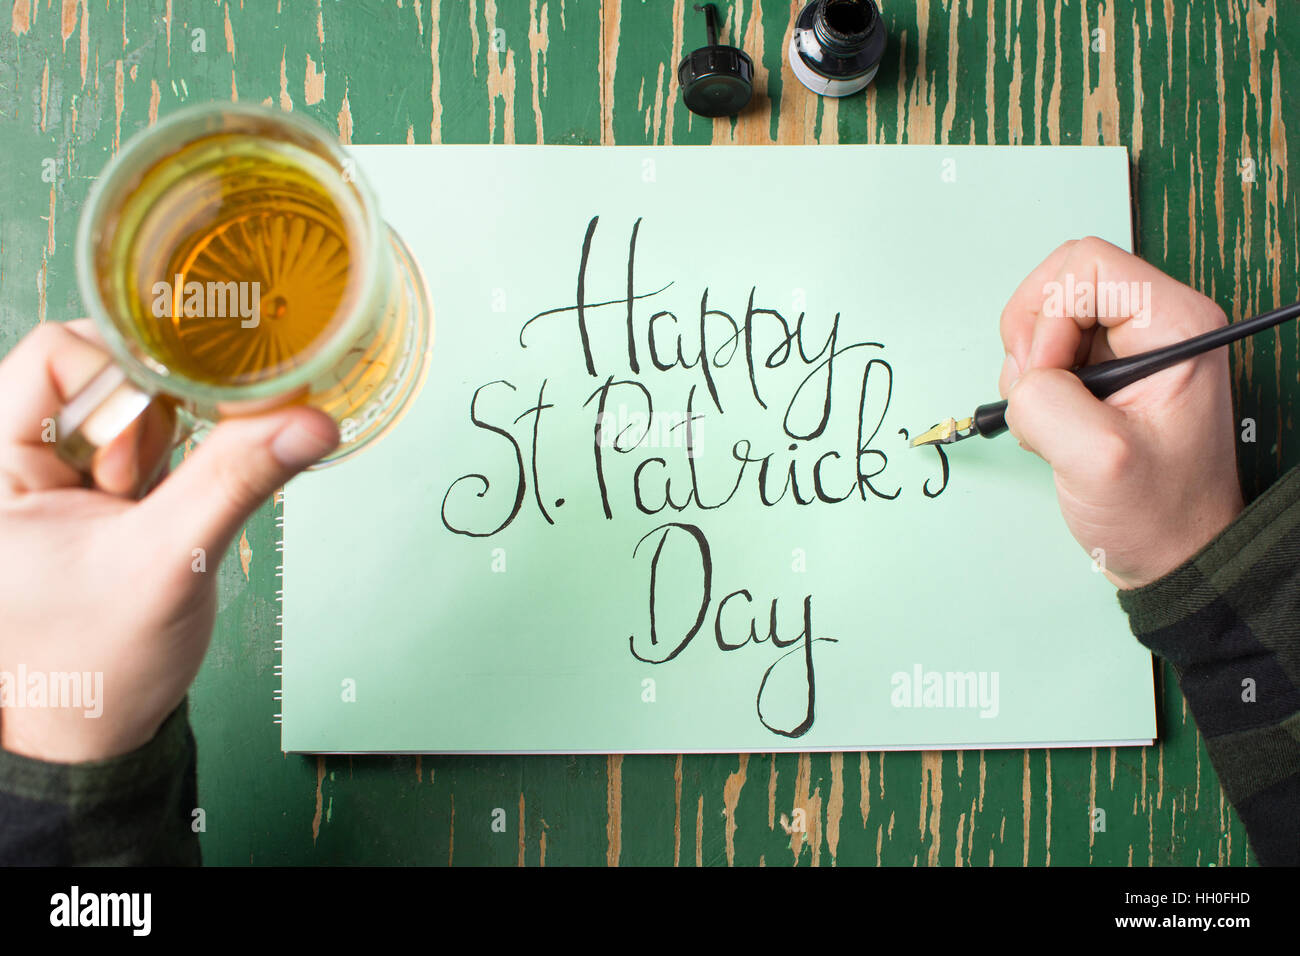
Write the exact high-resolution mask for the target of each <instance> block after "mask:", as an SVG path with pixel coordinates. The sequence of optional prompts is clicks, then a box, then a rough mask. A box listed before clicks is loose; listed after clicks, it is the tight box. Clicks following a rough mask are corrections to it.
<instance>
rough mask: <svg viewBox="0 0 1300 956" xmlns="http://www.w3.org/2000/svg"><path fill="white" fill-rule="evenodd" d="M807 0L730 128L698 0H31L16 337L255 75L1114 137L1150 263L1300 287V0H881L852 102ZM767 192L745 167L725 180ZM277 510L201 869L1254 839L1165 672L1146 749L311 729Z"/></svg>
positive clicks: (336, 119)
mask: <svg viewBox="0 0 1300 956" xmlns="http://www.w3.org/2000/svg"><path fill="white" fill-rule="evenodd" d="M800 5H801V4H800V3H799V2H797V0H796V2H784V3H782V2H776V0H767V2H765V3H760V2H757V0H743V2H739V3H736V4H734V5H732V6H730V7H726V6H725V5H724V10H726V17H727V20H726V24H725V28H724V42H727V41H728V40H730V41H731V42H737V41H739V43H740V44H741V45H742V46H743V47H744V48H745V49H746V50H747V51H748V52H749V53H750V54H751V56H752V57H753V59H754V63H755V69H756V71H757V76H756V84H755V85H756V90H757V91H758V93H759V97H758V102H757V103H756V104H755V105H754V106H753V107H752V108H751V109H750V110H749V111H748V112H747V113H746V115H745V116H744V117H743V118H741V119H739V120H738V121H735V122H731V121H719V122H716V123H715V122H711V121H707V120H701V119H700V118H699V117H693V116H691V115H690V114H689V113H687V112H686V110H685V109H684V107H682V106H681V104H680V99H679V96H678V91H677V87H676V82H675V75H674V74H675V69H676V64H677V62H678V60H679V59H680V58H681V56H682V55H683V53H684V52H685V51H687V50H689V49H691V48H693V47H694V46H697V45H700V44H702V42H703V38H704V25H703V18H702V16H701V15H699V14H696V13H694V12H692V11H690V10H689V7H688V6H687V5H686V4H685V3H684V2H683V0H675V2H669V0H649V2H647V0H641V2H634V0H623V2H620V0H496V2H493V0H468V2H466V0H384V2H379V0H346V2H344V0H280V2H278V3H277V2H272V0H242V2H240V0H234V2H223V0H216V2H213V0H207V2H187V0H152V2H145V0H128V2H125V3H124V2H123V0H61V2H60V0H12V2H11V3H10V4H7V5H6V6H11V7H12V14H11V21H10V23H9V24H8V29H7V30H5V29H0V170H2V171H3V174H4V175H3V182H4V189H3V193H2V194H0V353H3V352H5V351H7V350H8V349H9V348H11V347H12V346H13V344H14V343H15V342H16V341H17V339H18V338H19V337H21V336H22V335H23V334H24V333H26V332H27V331H28V330H30V329H31V328H32V327H34V326H35V325H36V324H37V323H39V322H44V321H56V320H63V319H67V318H71V317H75V316H77V315H79V314H81V305H80V301H79V297H78V294H77V291H76V283H75V277H74V271H73V261H72V245H73V236H74V233H75V229H76V223H77V218H78V214H79V212H80V208H81V205H82V202H83V200H84V198H85V195H86V191H87V188H88V187H89V185H90V183H91V181H92V179H93V178H94V177H95V176H96V175H97V174H98V172H99V171H100V169H101V168H102V166H103V164H104V163H105V162H106V161H107V160H108V158H109V156H110V155H111V154H112V153H113V152H114V151H115V150H117V148H118V147H119V145H120V144H121V143H122V142H123V140H125V139H127V138H128V137H129V136H130V135H131V134H132V133H133V132H135V131H136V130H138V129H141V128H143V127H144V126H146V125H147V124H149V123H151V122H153V121H155V120H156V119H157V118H158V117H159V116H163V115H166V114H167V113H168V112H170V111H172V110H174V109H177V108H179V107H180V106H182V105H184V104H187V103H198V102H203V101H208V100H231V99H239V100H241V101H253V102H265V103H270V104H278V105H279V106H280V107H281V108H282V109H286V110H295V111H299V112H303V113H306V114H308V115H310V116H313V117H315V118H316V119H318V120H320V121H322V122H323V123H325V124H326V125H327V126H328V127H329V128H330V129H332V130H337V132H338V136H339V138H340V140H341V141H343V142H344V143H392V142H398V143H400V142H408V143H427V142H430V141H432V142H435V143H438V142H494V143H510V142H519V143H531V142H545V143H591V144H595V143H620V144H639V143H659V144H672V143H751V144H762V143H805V142H817V143H849V142H852V143H863V142H865V143H954V144H961V143H1010V144H1036V143H1062V144H1075V143H1080V144H1123V145H1126V146H1128V148H1129V150H1130V153H1131V156H1132V160H1133V163H1134V168H1135V172H1136V176H1135V180H1134V182H1135V210H1136V213H1135V214H1136V222H1137V227H1138V235H1139V251H1140V252H1141V253H1142V254H1143V255H1144V256H1145V257H1146V258H1148V259H1149V260H1151V261H1152V262H1154V263H1155V264H1156V265H1158V266H1160V267H1161V268H1163V269H1164V270H1166V271H1167V272H1169V273H1170V274H1172V275H1174V276H1176V277H1177V278H1179V279H1181V280H1183V281H1186V282H1190V283H1191V284H1192V285H1194V286H1196V287H1197V288H1199V289H1201V290H1203V291H1204V292H1206V293H1207V294H1208V295H1210V296H1211V297H1213V298H1214V299H1215V300H1216V301H1218V302H1219V303H1220V304H1221V305H1222V306H1223V308H1224V309H1225V310H1226V311H1227V313H1228V315H1229V316H1230V317H1232V318H1234V319H1239V318H1242V317H1245V316H1248V315H1251V314H1254V313H1256V312H1258V311H1262V310H1264V309H1267V308H1271V307H1274V306H1277V305H1280V304H1285V303H1286V302H1289V301H1293V300H1294V299H1296V298H1297V286H1296V276H1295V265H1296V261H1297V258H1300V255H1298V254H1300V242H1298V240H1297V233H1298V230H1297V209H1300V206H1298V205H1297V196H1296V185H1295V180H1294V178H1293V177H1291V176H1289V175H1288V168H1287V154H1288V152H1289V151H1291V152H1296V151H1298V150H1300V141H1298V140H1297V132H1298V131H1300V111H1298V106H1300V76H1297V70H1296V67H1295V65H1294V64H1295V62H1296V58H1297V57H1298V56H1300V3H1297V2H1296V0H1217V2H1197V3H1186V2H1183V0H1178V2H1175V0H1085V2H1080V0H1047V2H1046V3H1036V2H1024V0H964V2H940V0H916V2H900V0H881V6H882V8H883V11H882V12H883V15H884V19H885V21H886V23H887V25H888V28H889V35H890V45H889V48H888V50H887V52H886V56H885V60H884V63H883V65H882V67H881V70H880V73H879V75H878V76H877V77H876V80H875V82H874V84H873V86H872V87H871V88H870V90H869V91H868V92H867V93H866V94H865V95H862V94H859V95H857V96H854V97H850V98H847V99H845V100H843V101H836V100H833V99H820V98H818V97H816V96H813V95H812V94H810V93H808V92H807V91H805V90H804V89H803V88H802V87H801V86H799V85H798V83H797V82H796V81H795V80H794V78H793V76H792V75H791V72H790V69H789V66H788V64H786V63H785V62H784V50H785V46H786V43H787V41H788V37H789V29H790V24H791V21H792V19H793V17H794V15H795V14H796V13H797V11H798V9H799V7H800ZM1044 8H1046V10H1045V11H1044ZM446 186H447V187H448V188H455V184H454V183H448V184H446ZM743 199H744V197H739V196H734V195H731V194H729V193H728V191H727V189H726V186H725V184H719V190H718V209H719V210H725V208H726V206H727V204H728V203H733V202H739V201H743ZM435 267H436V266H435ZM1007 291H1008V293H1009V292H1010V291H1011V290H1007ZM989 321H990V322H992V321H996V317H995V316H989ZM1298 368H1300V345H1298V340H1297V335H1296V329H1295V327H1294V326H1291V327H1288V328H1286V329H1284V330H1283V331H1282V332H1281V333H1280V335H1279V337H1278V339H1277V340H1276V347H1275V344H1274V340H1272V339H1270V338H1268V337H1262V338H1260V339H1259V340H1258V341H1255V342H1253V343H1249V342H1248V343H1245V344H1244V345H1242V346H1239V347H1237V348H1236V349H1235V351H1234V353H1233V369H1234V379H1235V398H1236V401H1237V405H1238V415H1239V418H1241V419H1246V418H1250V419H1254V421H1255V423H1256V426H1255V432H1256V439H1257V440H1256V441H1255V442H1253V443H1250V442H1243V443H1242V444H1241V445H1240V458H1241V462H1242V472H1243V478H1244V482H1245V487H1246V490H1247V494H1248V496H1253V495H1254V494H1256V493H1258V491H1259V490H1261V489H1262V488H1264V487H1266V486H1267V485H1268V484H1269V483H1270V482H1271V481H1272V480H1273V479H1274V478H1276V477H1277V476H1278V475H1279V474H1280V473H1281V472H1282V471H1283V470H1285V469H1286V468H1287V467H1289V466H1290V465H1291V464H1293V463H1295V462H1296V461H1297V460H1300V445H1298V443H1297V441H1296V440H1295V439H1294V438H1293V437H1292V429H1293V418H1294V409H1295V397H1296V395H1297V369H1298ZM1153 493H1158V491H1155V492H1153ZM277 536H278V532H277V530H276V509H275V508H274V507H273V506H272V505H267V506H266V507H265V508H263V509H262V510H261V511H260V512H259V513H258V514H257V516H256V517H255V518H254V519H253V520H252V521H251V522H250V523H249V524H248V526H247V527H246V528H245V530H244V532H243V534H242V536H241V538H240V541H239V544H238V547H237V548H236V549H235V550H234V551H232V553H231V554H230V555H228V556H227V559H226V560H225V562H224V563H223V564H222V566H221V569H220V572H219V573H220V576H221V578H220V594H221V615H220V620H219V624H218V629H217V634H216V637H215V641H214V645H213V648H212V651H211V654H210V655H209V658H208V661H207V663H206V666H205V668H204V670H203V672H202V674H201V675H200V678H199V681H198V684H197V686H196V688H195V690H194V693H193V695H192V713H193V716H194V722H195V728H196V734H197V737H198V741H199V788H200V799H201V804H202V806H203V808H204V810H205V811H206V821H207V830H206V833H205V834H204V837H203V845H204V853H205V857H206V860H207V862H209V863H248V862H252V863H344V862H355V863H383V862H393V863H444V862H445V863H461V864H464V863H513V862H518V863H520V864H527V865H535V864H546V865H554V864H567V863H588V864H591V863H594V864H603V863H609V864H620V863H621V864H646V863H655V864H682V865H691V864H719V863H720V864H727V863H735V864H757V863H764V864H767V865H769V866H776V865H790V864H812V865H819V864H820V865H823V866H824V865H831V864H840V865H845V864H871V863H887V864H903V865H911V864H940V865H970V864H980V865H982V864H1030V865H1042V864H1053V863H1055V864H1062V863H1064V864H1084V863H1101V864H1120V865H1122V864H1133V865H1147V864H1165V863H1188V864H1213V865H1235V864H1244V863H1247V862H1251V861H1252V860H1253V856H1252V854H1251V852H1250V851H1249V849H1248V847H1247V843H1246V838H1245V833H1244V830H1243V828H1242V826H1241V823H1240V821H1239V820H1238V819H1237V817H1236V815H1235V814H1234V813H1233V811H1232V809H1231V808H1230V807H1229V806H1228V805H1227V803H1226V801H1225V799H1224V797H1223V794H1222V792H1221V790H1220V787H1219V784H1218V781H1217V779H1216V777H1215V774H1214V770H1213V768H1212V767H1211V765H1210V763H1209V760H1208V758H1207V755H1206V750H1205V747H1204V744H1203V741H1202V740H1201V737H1200V734H1199V733H1198V732H1197V730H1196V727H1195V725H1194V723H1193V722H1192V720H1191V717H1190V715H1189V714H1188V712H1187V708H1186V706H1185V704H1184V702H1183V699H1182V696H1181V695H1180V693H1179V692H1178V688H1177V686H1176V684H1175V683H1174V680H1173V677H1172V674H1171V672H1170V671H1169V670H1168V669H1167V668H1163V667H1159V668H1157V671H1158V680H1157V694H1158V699H1159V714H1160V742H1159V744H1158V745H1157V746H1155V747H1151V748H1145V749H1141V748H1125V749H1093V750H1087V749H1084V750H1054V751H1043V750H1034V751H984V752H980V751H971V752H964V753H963V752H947V753H888V754H880V753H870V754H857V753H846V754H812V755H809V754H803V755H799V754H785V755H775V756H773V755H753V756H739V757H737V756H684V757H683V756H672V755H667V756H636V757H632V756H628V757H618V756H611V757H592V756H587V757H565V756H557V757H527V758H515V757H490V758H489V757H374V758H371V757H368V758H349V757H328V758H326V757H303V756H285V755H283V754H281V753H280V750H279V732H278V728H277V727H276V726H275V725H274V723H273V715H274V714H275V713H276V711H277V703H276V701H275V700H274V696H275V693H276V688H277V687H278V684H279V679H278V677H277V675H276V660H277V657H276V651H275V647H274V642H275V640H276V638H277V636H278V634H277V631H278V628H277V626H276V613H277V610H278V605H277V603H276V588H277V586H278V584H279V581H278V579H277V577H276V565H277V564H278V563H279V557H278V555H277V554H276V544H275V542H276V539H277ZM147 586H148V585H147V582H142V587H147ZM0 593H3V582H0ZM358 639H364V635H358ZM1043 639H1044V640H1051V633H1050V626H1048V627H1046V628H1045V631H1044V635H1043ZM1094 808H1100V809H1102V810H1104V811H1105V830H1104V831H1095V830H1094V828H1093V827H1092V826H1090V821H1091V820H1092V819H1093V813H1092V811H1093V809H1094ZM796 811H802V813H798V812H796ZM801 818H802V820H803V821H804V825H803V826H802V827H800V826H799V823H798V821H799V820H800V819H801ZM494 820H498V821H501V823H502V824H503V826H498V827H496V828H494V827H493V821H494Z"/></svg>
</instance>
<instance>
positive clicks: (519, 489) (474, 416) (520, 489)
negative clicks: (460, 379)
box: [441, 380, 528, 538]
mask: <svg viewBox="0 0 1300 956" xmlns="http://www.w3.org/2000/svg"><path fill="white" fill-rule="evenodd" d="M493 385H504V386H505V387H506V388H508V389H510V391H512V392H513V391H515V387H514V386H513V385H511V384H510V383H509V382H507V381H504V380H497V381H495V382H487V383H485V384H483V385H480V386H479V387H478V388H476V389H474V396H473V398H471V399H470V402H469V420H470V421H471V422H472V423H473V424H474V426H475V427H476V428H483V429H486V430H487V431H490V432H493V433H494V434H497V435H500V436H501V437H502V438H504V439H505V440H506V441H508V442H510V447H511V448H513V449H514V452H515V462H516V464H517V467H518V481H517V482H516V485H515V503H514V505H513V506H512V507H511V509H510V514H509V515H507V516H506V519H505V521H503V522H501V524H499V525H497V527H496V528H494V529H493V530H491V531H485V532H474V531H470V530H468V529H465V528H457V527H455V526H454V525H453V524H452V523H451V522H450V521H448V520H447V499H449V498H450V497H451V493H452V492H453V491H455V490H456V486H457V485H459V484H460V483H461V482H462V481H468V480H469V479H477V480H478V481H479V483H480V484H481V485H482V486H483V487H482V488H481V489H480V490H479V492H478V494H477V495H476V497H478V498H482V497H484V496H486V495H487V493H488V490H489V489H490V488H491V487H492V483H491V482H490V481H488V478H487V476H486V475H480V474H469V475H461V477H459V478H457V479H456V480H455V481H453V482H452V483H451V484H450V485H449V486H448V487H447V492H446V494H444V495H443V496H442V511H441V515H442V526H443V527H444V528H446V529H447V530H448V531H450V532H452V533H453V534H463V535H467V536H468V537H471V538H490V537H491V536H492V535H494V534H497V533H498V532H500V531H503V530H504V529H505V528H506V527H507V526H508V525H509V524H510V522H512V521H514V520H515V516H516V515H517V514H519V509H520V507H521V506H522V505H523V503H524V490H525V488H526V487H527V485H528V481H527V478H526V477H525V472H524V455H523V452H522V451H521V450H520V448H519V443H518V442H517V441H515V439H514V436H512V435H511V434H510V433H509V432H508V431H506V430H505V429H504V428H498V427H497V426H496V425H489V424H488V423H487V422H485V421H483V420H482V419H480V418H479V417H478V396H479V393H480V392H481V391H483V389H485V388H489V387H491V386H493Z"/></svg>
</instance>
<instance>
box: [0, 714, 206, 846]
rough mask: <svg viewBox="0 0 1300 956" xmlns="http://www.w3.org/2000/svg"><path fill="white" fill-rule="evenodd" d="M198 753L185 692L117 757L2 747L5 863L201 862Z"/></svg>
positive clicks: (0, 824) (0, 822)
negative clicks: (67, 756) (32, 753)
mask: <svg viewBox="0 0 1300 956" xmlns="http://www.w3.org/2000/svg"><path fill="white" fill-rule="evenodd" d="M0 719H3V714H2V713H0ZM195 758H196V751H195V746H194V735H193V733H192V732H191V731H190V724H189V717H188V713H187V706H186V702H185V701H182V702H181V704H180V706H179V707H177V708H176V710H175V711H174V712H173V713H172V715H171V716H170V717H168V718H167V720H166V721H164V722H163V725H162V727H160V728H159V730H158V733H156V734H155V735H154V737H153V739H152V740H150V741H149V742H148V743H146V744H145V745H144V746H142V747H140V748H139V749H138V750H133V751H132V752H131V753H128V754H123V755H122V756H120V757H114V758H112V759H111V760H101V761H95V762H92V763H77V764H61V763H47V762H46V761H43V760H34V759H32V758H31V757H25V756H23V755H21V754H15V753H10V752H9V751H6V750H0V866H84V865H90V866H122V865H147V866H196V865H198V864H199V863H201V862H202V857H201V854H200V849H199V837H198V834H197V833H196V832H194V828H193V827H192V826H191V821H192V814H193V811H194V810H195V808H196V807H197V806H198V799H197V788H196V781H195V764H196V759H195Z"/></svg>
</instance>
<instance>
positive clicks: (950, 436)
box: [912, 418, 975, 448]
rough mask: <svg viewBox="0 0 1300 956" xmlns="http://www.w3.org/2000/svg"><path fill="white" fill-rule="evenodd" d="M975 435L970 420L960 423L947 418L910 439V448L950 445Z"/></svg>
mask: <svg viewBox="0 0 1300 956" xmlns="http://www.w3.org/2000/svg"><path fill="white" fill-rule="evenodd" d="M974 434H975V423H974V421H973V420H972V419H970V418H963V419H961V420H960V421H959V420H957V419H955V418H949V419H947V420H946V421H942V422H940V423H939V424H937V425H935V426H934V427H933V428H931V429H930V430H929V431H926V432H922V433H921V434H919V435H917V436H916V437H915V438H913V439H912V447H913V448H915V447H917V446H918V445H951V444H952V443H953V442H956V441H961V440H962V439H963V438H970V437H971V435H974Z"/></svg>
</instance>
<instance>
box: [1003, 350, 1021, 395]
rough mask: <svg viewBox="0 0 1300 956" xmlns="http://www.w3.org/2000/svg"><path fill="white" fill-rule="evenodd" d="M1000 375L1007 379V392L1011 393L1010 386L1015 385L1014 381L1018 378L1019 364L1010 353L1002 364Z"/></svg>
mask: <svg viewBox="0 0 1300 956" xmlns="http://www.w3.org/2000/svg"><path fill="white" fill-rule="evenodd" d="M1002 375H1003V376H1004V377H1006V379H1007V391H1008V392H1009V391H1011V386H1012V385H1015V384H1016V379H1018V378H1020V363H1019V362H1017V361H1016V357H1015V356H1014V355H1012V354H1011V353H1010V352H1008V353H1007V357H1006V358H1005V359H1004V360H1003V362H1002Z"/></svg>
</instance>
